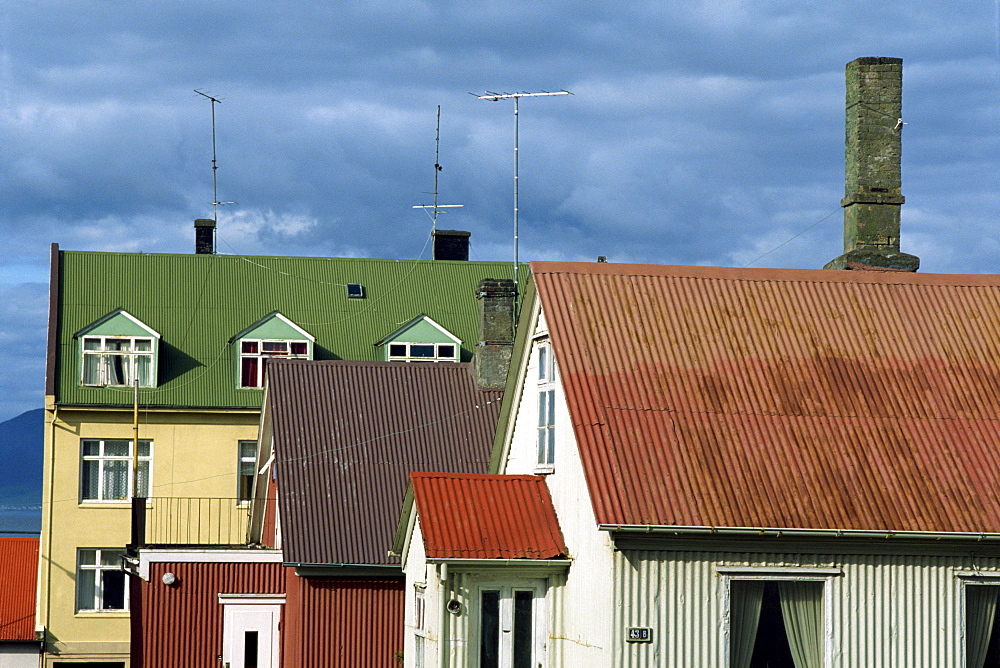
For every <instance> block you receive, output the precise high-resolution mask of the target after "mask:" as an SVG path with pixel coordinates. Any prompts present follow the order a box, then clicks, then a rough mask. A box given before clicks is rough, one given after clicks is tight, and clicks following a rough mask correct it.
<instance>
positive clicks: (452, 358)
mask: <svg viewBox="0 0 1000 668" xmlns="http://www.w3.org/2000/svg"><path fill="white" fill-rule="evenodd" d="M389 361H390V362H397V361H398V362H457V361H458V346H456V345H455V344H453V343H390V344H389Z"/></svg>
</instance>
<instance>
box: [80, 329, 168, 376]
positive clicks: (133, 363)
mask: <svg viewBox="0 0 1000 668" xmlns="http://www.w3.org/2000/svg"><path fill="white" fill-rule="evenodd" d="M110 342H127V344H128V347H127V349H118V350H109V349H108V344H109V343H110ZM139 343H145V344H146V345H147V346H148V350H136V348H137V345H138V344H139ZM91 344H96V347H94V348H89V349H88V347H87V346H88V345H91ZM88 358H96V360H95V364H96V365H97V378H89V379H88V378H87V360H88ZM113 358H122V361H123V362H124V364H123V369H122V376H123V377H122V378H121V379H120V380H121V382H117V381H118V380H119V379H117V378H111V377H110V375H111V369H110V367H111V366H112V359H113ZM139 358H147V359H148V360H149V376H148V378H147V382H145V383H143V382H141V379H140V383H139V387H156V343H155V337H152V336H109V335H103V334H84V335H83V336H81V337H80V384H81V385H86V386H88V387H131V386H132V385H134V384H135V377H136V371H137V368H138V364H139ZM112 381H115V382H112Z"/></svg>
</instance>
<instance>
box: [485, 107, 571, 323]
mask: <svg viewBox="0 0 1000 668" xmlns="http://www.w3.org/2000/svg"><path fill="white" fill-rule="evenodd" d="M572 94H573V93H571V92H569V91H568V90H559V91H555V92H549V91H542V92H540V93H494V92H493V91H486V93H485V94H484V95H476V94H475V93H471V95H475V96H476V98H477V99H480V100H489V101H490V102H499V101H500V100H514V330H515V332H516V331H517V311H518V308H517V307H518V297H519V296H520V295H519V293H518V281H517V273H518V271H517V270H518V257H517V244H518V238H517V237H518V235H517V232H518V229H517V227H518V220H517V213H518V206H517V205H518V201H517V198H518V149H519V146H518V144H519V137H518V130H519V128H518V125H519V123H518V103H519V102H520V100H521V98H522V97H551V96H553V95H572Z"/></svg>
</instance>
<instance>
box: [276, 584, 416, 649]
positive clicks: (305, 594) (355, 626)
mask: <svg viewBox="0 0 1000 668" xmlns="http://www.w3.org/2000/svg"><path fill="white" fill-rule="evenodd" d="M288 570H289V579H288V600H287V603H286V610H285V615H286V620H287V624H286V625H284V627H283V628H284V629H285V633H284V638H283V645H282V665H284V666H324V667H326V668H391V667H392V666H396V665H399V664H397V663H396V656H397V653H399V652H401V651H402V649H403V579H402V578H401V577H400V578H336V579H334V578H330V579H327V578H311V577H310V578H301V577H297V576H295V575H292V571H291V569H288Z"/></svg>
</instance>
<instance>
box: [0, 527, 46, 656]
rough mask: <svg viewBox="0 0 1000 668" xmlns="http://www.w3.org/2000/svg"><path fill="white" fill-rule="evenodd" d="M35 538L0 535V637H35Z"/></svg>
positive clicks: (26, 638) (31, 638)
mask: <svg viewBox="0 0 1000 668" xmlns="http://www.w3.org/2000/svg"><path fill="white" fill-rule="evenodd" d="M37 582H38V539H37V538H0V583H3V584H2V585H0V640H34V639H35V586H36V583H37Z"/></svg>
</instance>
